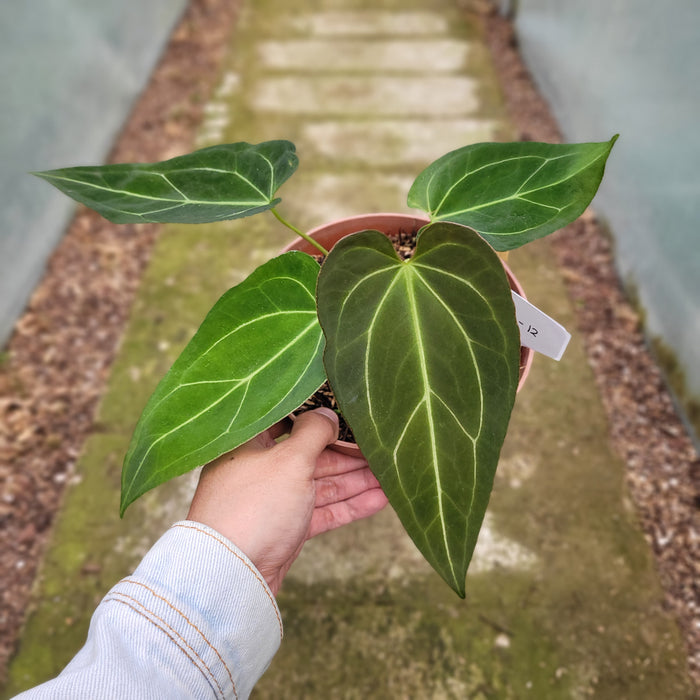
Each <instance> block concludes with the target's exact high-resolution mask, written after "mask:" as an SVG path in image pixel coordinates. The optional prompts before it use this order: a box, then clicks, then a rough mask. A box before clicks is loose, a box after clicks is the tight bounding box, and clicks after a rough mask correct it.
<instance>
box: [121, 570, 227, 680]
mask: <svg viewBox="0 0 700 700" xmlns="http://www.w3.org/2000/svg"><path fill="white" fill-rule="evenodd" d="M123 581H124V582H125V583H129V584H132V585H134V586H141V587H142V588H145V589H146V590H147V591H149V592H150V593H151V595H153V596H154V597H156V598H158V600H162V601H163V602H164V603H165V604H166V605H167V606H168V607H169V608H170V609H171V610H174V611H175V612H176V613H177V614H178V615H180V617H182V619H183V620H185V622H187V624H188V625H189V626H190V627H192V629H194V630H196V631H197V632H198V633H199V636H200V637H201V638H202V639H203V640H204V641H205V643H206V644H207V646H208V647H209V648H210V649H211V650H212V651H213V652H214V653H215V654H216V655H217V656H218V657H219V661H221V664H222V665H223V667H224V668H225V669H226V673H228V677H229V679H230V680H231V685H232V686H233V687H234V689H235V688H236V684H235V683H234V681H233V676H232V675H231V670H230V669H229V667H228V666H227V665H226V662H225V661H224V659H223V657H222V656H221V654H219V650H218V649H217V648H216V647H215V646H214V645H213V644H212V643H211V642H210V641H209V640H208V639H207V637H206V635H205V634H204V632H202V630H200V629H199V627H197V625H195V624H194V623H193V622H192V621H191V620H190V619H189V617H187V615H185V613H183V612H182V610H180V609H179V608H177V607H175V606H174V605H173V604H172V603H171V602H170V601H169V600H168V599H167V598H164V597H163V596H162V595H159V594H158V593H156V592H155V591H154V590H153V589H152V588H151V587H150V586H147V585H146V584H145V583H141V582H140V581H134V580H133V579H132V578H125V579H123ZM117 593H118V594H119V595H126V594H125V593H121V592H119V591H117ZM127 597H131V596H127ZM132 600H133V599H132Z"/></svg>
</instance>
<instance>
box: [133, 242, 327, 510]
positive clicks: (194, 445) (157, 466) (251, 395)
mask: <svg viewBox="0 0 700 700" xmlns="http://www.w3.org/2000/svg"><path fill="white" fill-rule="evenodd" d="M318 270H319V267H318V263H317V262H316V261H315V260H314V259H313V258H312V257H310V256H308V255H306V254H305V253H298V252H291V253H285V254H284V255H281V256H279V257H277V258H273V259H272V260H270V261H269V262H267V263H265V264H264V265H261V266H260V267H259V268H258V269H257V270H255V271H254V272H253V273H252V274H251V275H250V277H248V278H247V279H246V280H245V281H244V282H242V283H241V284H239V285H238V286H236V287H233V288H232V289H230V290H229V291H228V292H226V293H225V294H224V295H223V296H222V297H221V299H219V301H217V302H216V304H215V305H214V307H213V308H212V309H211V311H210V312H209V314H208V315H207V317H206V318H205V319H204V322H203V323H202V325H201V326H200V328H199V330H198V331H197V333H196V334H195V335H194V337H193V338H192V340H191V341H190V342H189V344H188V345H187V347H186V348H185V349H184V350H183V352H182V354H181V355H180V357H178V359H177V360H176V361H175V363H174V364H173V366H172V367H171V369H170V371H169V372H168V373H167V374H166V375H165V377H164V378H163V379H162V381H161V382H160V384H159V385H158V387H157V388H156V390H155V392H154V393H153V395H152V396H151V398H150V399H149V401H148V403H147V405H146V408H145V409H144V411H143V414H142V415H141V418H140V420H139V422H138V425H137V426H136V430H135V431H134V435H133V437H132V440H131V445H130V446H129V451H128V452H127V455H126V458H125V460H124V467H123V470H122V502H121V512H122V514H123V513H124V510H125V509H126V507H127V506H128V505H129V504H130V503H131V502H132V501H134V500H135V499H136V498H138V497H139V496H141V495H142V494H143V493H145V492H146V491H148V490H149V489H152V488H153V487H155V486H158V485H159V484H161V483H163V482H165V481H167V480H168V479H171V478H172V477H174V476H179V475H180V474H184V473H185V472H187V471H190V470H191V469H195V468H196V467H198V466H201V465H202V464H205V463H207V462H210V461H211V460H212V459H215V458H216V457H218V456H219V455H222V454H224V453H225V452H228V451H229V450H232V449H234V448H235V447H238V445H241V444H242V443H244V442H246V441H247V440H249V439H251V438H252V437H254V436H255V435H257V434H258V433H260V432H262V431H263V430H265V429H267V428H269V427H270V426H271V425H274V424H275V423H276V422H277V421H279V420H281V419H282V418H284V417H285V416H287V415H288V414H289V413H291V411H293V410H294V409H295V408H297V407H298V406H300V405H301V404H302V403H303V402H304V401H305V400H306V399H307V398H308V397H309V396H311V394H313V393H314V392H315V391H316V389H318V387H319V386H320V385H321V384H322V383H323V382H324V381H325V372H324V369H323V361H322V356H323V345H324V343H323V334H322V332H321V327H320V326H319V323H318V318H317V316H316V300H315V296H314V292H315V289H316V280H317V277H318Z"/></svg>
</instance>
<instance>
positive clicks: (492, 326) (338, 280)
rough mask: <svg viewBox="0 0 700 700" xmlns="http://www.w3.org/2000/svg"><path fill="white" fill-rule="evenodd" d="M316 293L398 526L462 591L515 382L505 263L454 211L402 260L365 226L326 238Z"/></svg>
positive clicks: (342, 382) (515, 342)
mask: <svg viewBox="0 0 700 700" xmlns="http://www.w3.org/2000/svg"><path fill="white" fill-rule="evenodd" d="M317 297H318V312H319V319H320V321H321V326H322V327H323V330H324V333H325V335H326V352H325V357H324V362H325V365H326V371H327V373H328V378H329V380H330V382H331V385H332V387H333V390H334V392H335V395H336V398H337V400H338V404H339V406H340V409H341V411H342V412H343V415H344V416H345V418H346V419H347V421H348V423H349V424H350V426H351V428H352V430H353V433H354V435H355V438H356V440H357V442H358V445H359V446H360V448H361V450H362V452H363V454H364V455H365V457H366V458H367V460H368V462H369V464H370V467H371V468H372V471H373V472H374V473H375V474H376V476H377V478H378V479H379V481H380V483H381V485H382V488H383V489H384V491H385V493H386V494H387V496H388V498H389V501H390V502H391V504H392V506H393V507H394V509H395V510H396V512H397V513H398V516H399V518H400V519H401V522H402V523H403V525H404V527H405V528H406V531H407V532H408V534H409V535H410V536H411V538H412V539H413V541H414V542H415V543H416V545H417V546H418V548H419V549H420V551H421V552H422V553H423V555H424V556H425V558H426V559H427V560H428V561H429V562H430V564H431V565H432V566H433V567H434V568H435V569H436V571H438V573H439V574H440V575H441V576H442V577H443V578H444V579H445V581H447V583H448V584H449V585H450V586H451V587H452V588H453V589H454V590H455V591H456V592H457V593H458V594H459V595H461V596H464V585H465V580H464V579H465V576H466V571H467V567H468V565H469V561H470V559H471V556H472V553H473V550H474V546H475V544H476V540H477V535H478V533H479V528H480V527H481V522H482V520H483V517H484V513H485V511H486V506H487V504H488V500H489V495H490V493H491V488H492V485H493V477H494V472H495V469H496V464H497V462H498V456H499V453H500V449H501V445H502V443H503V440H504V438H505V434H506V429H507V426H508V421H509V419H510V413H511V410H512V407H513V403H514V400H515V391H516V386H517V382H518V364H519V348H520V340H519V332H518V326H517V323H516V321H515V312H514V308H513V301H512V298H511V293H510V288H509V285H508V281H507V278H506V276H505V273H504V270H503V266H502V264H501V262H500V260H499V259H498V256H497V255H496V254H495V253H494V252H493V250H492V249H491V247H490V246H489V245H488V244H487V243H485V242H484V240H483V239H482V238H481V237H480V236H479V235H478V234H477V233H475V232H474V231H472V230H470V229H467V228H465V227H463V226H459V225H456V224H450V223H437V224H431V225H429V226H427V227H426V228H425V229H424V230H423V232H422V233H421V234H420V236H419V238H418V244H417V247H416V251H415V255H414V257H413V258H412V259H411V260H409V261H407V262H401V261H400V260H399V258H398V257H397V256H396V253H395V252H394V249H393V246H392V244H391V243H390V242H389V240H388V239H387V238H386V237H385V236H384V235H382V234H381V233H379V232H377V231H365V232H362V233H358V234H354V235H352V236H348V237H347V238H344V239H342V240H341V241H340V242H339V243H338V244H337V245H336V246H335V247H334V248H333V250H332V251H331V252H330V254H329V255H328V258H327V259H326V261H325V262H324V264H323V267H322V269H321V274H320V276H319V282H318V289H317Z"/></svg>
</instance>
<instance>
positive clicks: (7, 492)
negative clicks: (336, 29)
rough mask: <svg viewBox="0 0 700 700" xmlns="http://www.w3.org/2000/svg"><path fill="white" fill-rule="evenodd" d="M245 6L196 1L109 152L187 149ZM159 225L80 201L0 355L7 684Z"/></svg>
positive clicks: (0, 561) (161, 155)
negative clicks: (50, 539)
mask: <svg viewBox="0 0 700 700" xmlns="http://www.w3.org/2000/svg"><path fill="white" fill-rule="evenodd" d="M238 5H239V3H238V2H237V0H192V1H191V3H190V6H189V7H188V9H187V11H186V12H185V14H184V15H183V17H182V19H181V21H180V22H179V23H178V26H177V27H176V29H175V31H174V33H173V35H172V37H171V41H170V42H169V45H168V47H167V49H166V51H165V52H164V54H163V56H162V57H161V60H160V62H159V64H158V67H157V68H156V70H155V71H154V73H153V75H152V77H151V80H150V82H149V84H148V86H147V88H146V90H145V91H144V93H143V95H142V96H141V98H140V99H139V100H138V101H137V103H136V104H135V106H134V109H133V111H132V114H131V116H130V118H129V120H128V122H127V124H126V126H125V128H124V130H123V132H122V134H121V135H120V137H119V139H118V141H117V143H116V145H115V147H114V150H113V152H112V154H111V156H110V160H111V161H112V162H119V161H155V160H161V159H165V158H169V157H172V156H174V155H176V154H178V153H185V152H187V151H188V150H191V148H192V142H193V138H194V133H195V129H196V127H197V126H198V125H199V123H200V122H201V120H202V108H203V105H204V104H205V103H206V101H207V98H208V96H209V93H210V92H211V90H212V89H213V88H214V87H215V81H216V79H217V77H218V74H219V65H220V63H221V59H222V57H223V52H224V49H225V47H226V44H227V42H228V40H229V38H230V35H231V27H232V24H233V22H234V21H235V17H236V14H237V9H238ZM157 234H158V227H157V226H143V225H141V226H139V227H138V228H135V227H127V226H114V225H112V224H110V223H109V222H107V221H105V220H104V219H101V218H100V217H98V216H97V215H96V214H94V213H92V212H89V211H87V210H79V213H78V214H77V216H76V217H75V219H74V221H73V223H72V224H71V226H70V227H69V230H68V231H67V234H66V236H65V237H64V239H63V240H62V242H61V244H60V245H59V246H58V248H57V249H56V251H55V253H54V254H53V256H52V257H51V260H50V262H49V264H48V268H47V270H46V274H45V276H44V278H43V280H42V282H41V284H40V285H39V286H38V287H37V289H36V291H35V293H34V294H33V296H32V298H31V300H30V302H29V304H28V306H27V309H26V311H25V313H24V314H23V316H22V317H21V318H20V320H19V321H18V323H17V325H16V328H15V331H14V334H13V336H12V338H11V339H10V341H9V344H8V345H7V347H6V349H5V352H4V353H3V354H2V356H1V361H0V493H1V494H2V496H1V497H0V686H1V685H2V684H3V683H4V681H5V678H6V669H7V662H8V660H9V658H10V656H11V654H12V653H13V651H14V648H15V643H16V639H17V635H18V633H19V630H20V627H21V624H22V622H23V619H24V612H25V609H26V606H27V602H28V599H29V591H30V588H31V586H32V582H33V579H34V574H35V572H36V567H37V563H38V562H39V560H40V558H41V555H42V552H43V550H44V546H45V542H46V536H47V534H48V532H49V530H50V528H51V524H52V522H53V519H54V515H55V513H56V511H57V509H58V507H59V505H60V502H61V498H62V494H63V491H64V488H65V486H66V484H67V483H69V482H70V481H71V479H72V478H73V467H74V464H75V461H76V458H77V456H78V454H79V453H80V450H81V447H82V444H83V442H84V440H85V438H86V437H87V435H88V434H89V432H90V430H91V427H92V423H93V416H94V412H95V408H96V406H97V403H98V401H99V399H100V397H101V395H102V392H103V391H104V388H105V385H106V379H107V375H108V373H109V369H110V366H111V363H112V360H113V359H114V355H115V352H116V349H117V347H118V345H119V340H120V338H121V335H122V332H123V330H124V325H125V322H126V319H127V316H128V313H129V309H130V306H131V303H132V300H133V298H134V293H135V291H136V288H137V286H138V283H139V280H140V278H141V273H142V272H143V270H144V268H145V266H146V263H147V262H148V257H149V254H150V251H151V248H152V246H153V243H154V241H155V239H156V236H157Z"/></svg>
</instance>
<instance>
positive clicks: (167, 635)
mask: <svg viewBox="0 0 700 700" xmlns="http://www.w3.org/2000/svg"><path fill="white" fill-rule="evenodd" d="M114 595H115V594H114V593H112V594H111V595H109V596H107V597H105V599H104V602H106V603H109V602H113V603H121V604H122V605H126V606H127V607H128V608H131V609H132V610H133V611H134V612H135V613H138V614H139V615H141V617H143V618H144V619H145V620H148V621H149V622H150V623H151V624H152V625H153V626H154V627H156V628H157V629H159V630H160V631H161V632H162V633H163V634H164V635H165V636H166V637H168V639H170V641H171V642H173V644H175V646H176V647H177V648H178V649H179V650H180V651H181V652H182V653H183V654H184V655H185V656H186V657H187V658H188V659H189V660H190V662H191V663H192V665H193V666H194V667H195V668H196V669H197V670H198V671H199V672H200V673H201V674H202V676H204V678H205V680H206V681H207V683H208V684H209V686H211V681H210V680H209V678H207V676H206V674H205V673H204V671H203V670H202V669H201V668H200V667H199V666H198V665H197V664H196V663H195V661H194V659H193V658H192V657H191V656H190V655H189V654H188V653H187V651H185V649H183V648H182V646H181V645H180V644H178V640H177V639H176V638H175V636H173V635H176V636H177V637H179V638H180V640H182V641H183V642H184V643H185V645H186V646H187V648H188V649H190V651H192V653H193V654H194V656H195V657H196V658H197V659H199V661H200V662H201V663H202V665H203V666H204V668H206V670H207V671H209V673H210V674H211V676H212V680H213V681H214V683H215V684H216V687H217V689H218V690H219V694H220V696H221V697H222V698H224V697H225V695H224V691H223V690H222V688H221V686H220V685H219V683H218V681H217V680H216V677H215V676H214V674H213V673H212V672H211V669H210V668H209V667H208V666H207V664H206V663H204V660H203V659H202V658H201V657H200V656H199V654H197V652H196V651H195V650H194V649H192V647H191V646H190V645H189V644H187V642H185V641H184V639H182V636H181V635H180V634H178V633H177V632H176V631H175V630H174V629H173V628H172V627H170V625H168V624H167V622H165V621H164V620H162V619H161V618H159V617H158V616H157V615H155V614H154V613H152V612H151V611H150V610H148V609H147V608H145V607H144V606H143V605H141V603H139V601H137V600H136V599H134V598H131V596H127V595H124V594H123V593H120V594H118V595H122V596H124V597H125V598H127V599H128V600H131V601H133V602H134V603H135V605H132V604H131V603H129V602H128V601H127V600H121V599H120V598H115V597H113V596H114ZM137 606H140V607H141V608H143V609H144V610H146V612H149V613H151V614H152V615H153V617H155V618H156V619H157V620H160V622H162V623H163V624H164V625H165V626H166V627H167V628H168V629H169V630H171V631H172V632H173V635H171V634H168V632H166V630H164V629H163V628H162V627H160V626H159V625H157V624H156V623H155V622H154V621H153V620H152V619H151V618H150V617H148V615H146V614H145V613H144V611H143V610H139V607H137ZM212 690H213V688H212ZM233 694H234V697H236V698H238V692H237V691H236V686H235V685H234V686H233Z"/></svg>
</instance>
